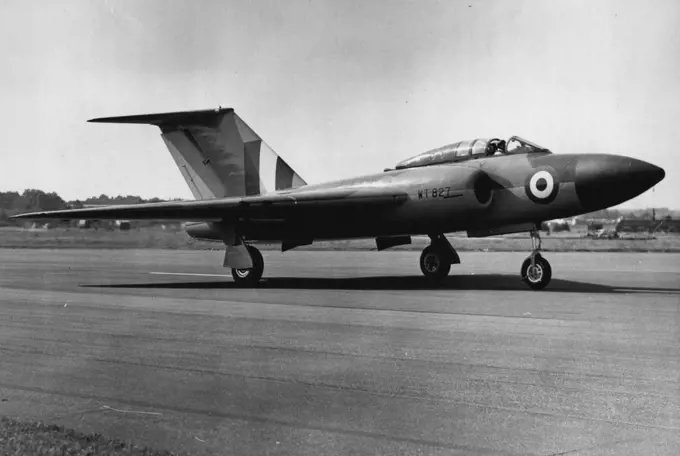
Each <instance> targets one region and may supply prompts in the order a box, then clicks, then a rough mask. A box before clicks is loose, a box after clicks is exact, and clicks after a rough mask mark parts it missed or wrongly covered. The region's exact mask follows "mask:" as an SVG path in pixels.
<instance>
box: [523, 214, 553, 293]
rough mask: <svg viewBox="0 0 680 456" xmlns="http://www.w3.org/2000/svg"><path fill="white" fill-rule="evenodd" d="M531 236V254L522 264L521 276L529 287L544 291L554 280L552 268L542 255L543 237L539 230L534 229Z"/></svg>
mask: <svg viewBox="0 0 680 456" xmlns="http://www.w3.org/2000/svg"><path fill="white" fill-rule="evenodd" d="M529 233H530V235H531V247H532V251H531V254H530V255H529V256H528V257H527V259H526V260H524V262H523V263H522V269H521V271H520V275H521V277H522V281H523V282H524V283H526V284H527V285H529V288H531V289H532V290H542V289H543V288H545V287H546V286H547V285H548V283H550V279H551V278H552V268H551V267H550V263H548V260H546V259H545V258H543V256H542V255H541V235H540V234H539V232H538V229H536V227H534V228H533V229H532V230H531V231H530V232H529Z"/></svg>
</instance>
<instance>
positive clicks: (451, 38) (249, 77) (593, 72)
mask: <svg viewBox="0 0 680 456" xmlns="http://www.w3.org/2000/svg"><path fill="white" fill-rule="evenodd" d="M0 6H1V10H0V11H2V14H1V15H0V55H1V56H2V60H1V61H2V64H1V65H2V71H0V101H1V102H2V106H1V110H0V124H1V125H2V127H1V128H2V135H0V158H1V159H0V190H19V191H22V190H23V189H25V188H40V189H43V190H46V191H56V192H58V193H59V194H60V195H61V196H62V197H64V198H66V199H76V198H84V197H87V196H92V195H99V194H101V193H106V194H110V195H111V194H113V195H116V194H138V195H141V196H143V197H152V196H158V197H161V198H171V197H182V198H190V197H191V193H190V192H189V190H188V188H187V186H186V184H185V183H184V180H183V179H182V177H181V174H180V172H179V171H178V170H177V168H176V167H175V165H174V162H173V160H172V158H171V157H170V154H169V153H168V152H167V149H166V148H165V145H164V144H163V141H162V140H161V138H160V137H159V133H160V132H159V130H158V129H157V128H155V127H151V126H136V125H101V124H87V123H86V120H88V119H90V118H93V117H102V116H113V115H125V114H138V113H147V112H162V111H174V110H187V109H205V108H213V107H217V106H218V105H222V106H230V107H233V108H235V109H236V111H237V112H238V113H239V115H240V116H241V117H242V118H243V119H244V120H245V121H246V122H247V123H248V124H249V125H250V126H251V127H252V128H253V129H254V130H255V131H256V132H258V133H259V134H260V136H262V137H263V139H264V140H265V141H267V142H268V143H269V145H270V146H271V147H272V148H273V149H274V150H276V151H277V152H278V153H279V154H280V155H281V156H283V157H284V158H285V159H286V161H288V163H289V164H290V165H291V166H292V167H293V168H294V169H295V170H296V171H297V172H298V173H299V174H300V175H302V176H303V177H304V178H305V179H306V180H307V181H308V182H309V183H317V182H322V181H325V180H331V179H337V178H343V177H348V176H353V175H360V174H368V173H371V172H379V171H381V170H382V169H383V168H385V167H387V166H393V165H394V164H395V163H396V162H398V161H400V160H402V159H404V158H406V157H409V156H411V155H415V154H417V153H420V152H422V151H424V150H426V149H430V148H434V147H437V146H440V145H443V144H448V143H452V142H455V141H459V140H463V139H472V138H476V137H501V138H507V137H509V136H511V135H519V136H523V137H525V138H527V139H530V140H532V141H534V142H537V143H539V144H541V145H543V146H545V147H548V148H550V149H551V150H552V151H553V152H555V153H568V152H578V153H586V152H605V153H616V154H623V155H629V156H633V157H637V158H641V159H644V160H647V161H650V162H652V163H654V164H657V165H659V166H662V167H663V168H665V170H666V175H667V177H666V179H665V180H664V181H663V182H662V183H661V184H659V185H658V186H657V187H656V188H655V189H654V191H653V192H652V191H649V192H648V193H647V194H645V195H643V196H641V197H639V198H637V199H635V200H633V201H632V202H631V203H628V204H626V205H624V206H625V207H641V206H650V205H654V206H670V207H674V208H678V207H680V201H679V199H678V196H677V195H678V194H680V184H679V176H680V159H679V158H678V157H679V156H680V128H678V127H679V126H680V31H679V30H678V29H679V27H678V25H679V23H680V2H678V1H677V0H668V1H622V0H616V1H592V0H590V1H582V2H581V1H560V2H552V1H544V0H541V1H525V2H523V1H472V0H468V1H464V2H460V1H439V2H437V1H423V0H418V1H415V0H414V1H381V0H371V1H360V0H337V1H318V0H302V1H297V0H295V1H294V0H285V1H281V0H267V1H265V0H254V1H224V0H219V1H217V0H215V1H195V0H191V1H189V0H186V1H168V0H156V1H148V0H147V1H133V0H125V1H113V0H108V1H104V0H60V1H58V2H54V1H47V0H44V1H23V0H0Z"/></svg>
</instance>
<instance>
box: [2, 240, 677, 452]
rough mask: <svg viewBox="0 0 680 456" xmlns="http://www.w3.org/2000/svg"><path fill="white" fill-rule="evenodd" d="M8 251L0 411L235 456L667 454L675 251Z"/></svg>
mask: <svg viewBox="0 0 680 456" xmlns="http://www.w3.org/2000/svg"><path fill="white" fill-rule="evenodd" d="M263 255H264V258H265V262H266V265H265V278H267V281H266V283H264V284H263V286H262V287H260V288H258V289H238V288H235V287H234V285H233V282H232V280H231V277H230V276H229V275H228V270H225V269H223V268H221V266H220V265H221V262H222V253H221V252H219V251H214V252H210V251H208V252H205V251H204V252H195V251H159V250H81V249H78V250H32V249H31V250H9V249H0V415H5V416H10V417H13V418H19V419H30V420H43V421H44V422H46V423H54V424H59V425H64V426H67V427H73V428H76V429H77V430H79V431H82V432H99V433H101V434H104V435H106V436H107V437H112V438H113V437H117V438H122V439H130V440H133V441H135V442H136V443H140V444H144V445H149V446H153V447H155V448H159V449H168V450H171V451H186V452H192V453H196V454H234V455H250V454H252V455H264V454H285V455H314V456H317V455H334V454H353V455H359V454H367V455H368V454H370V455H378V454H382V455H398V454H409V455H411V454H423V455H425V454H427V455H430V454H447V455H448V454H521V455H525V454H526V455H533V454H536V455H557V454H560V455H562V454H569V455H571V454H587V455H605V454H606V455H610V454H611V455H623V454H640V455H655V454H664V455H665V454H667V455H676V454H678V452H677V451H678V448H680V255H678V254H644V253H639V254H628V253H607V254H604V253H592V254H589V253H546V254H545V257H546V258H547V259H548V260H549V261H550V262H551V264H552V266H553V276H554V278H553V281H552V283H551V284H550V285H549V286H548V288H547V289H546V290H544V291H540V292H535V291H531V290H529V289H528V288H527V287H526V286H525V285H524V284H523V283H521V282H520V280H519V268H520V264H521V262H522V260H523V259H524V258H525V257H526V254H524V253H461V259H462V261H463V264H461V265H457V266H454V267H453V268H452V272H451V276H450V277H449V278H448V280H446V281H445V282H444V283H443V284H442V285H441V286H440V287H432V286H429V285H428V284H427V282H425V281H424V279H422V278H421V277H420V275H419V270H418V256H419V253H418V252H390V251H386V252H318V251H316V252H296V251H292V252H286V253H283V254H282V253H280V252H263Z"/></svg>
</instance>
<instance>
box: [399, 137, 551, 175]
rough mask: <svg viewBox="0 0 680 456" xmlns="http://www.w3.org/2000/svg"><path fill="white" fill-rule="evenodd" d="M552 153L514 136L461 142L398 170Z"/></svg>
mask: <svg viewBox="0 0 680 456" xmlns="http://www.w3.org/2000/svg"><path fill="white" fill-rule="evenodd" d="M533 153H549V154H550V153H552V152H550V150H548V149H546V148H544V147H541V146H539V145H537V144H534V143H532V142H531V141H528V140H526V139H523V138H520V137H519V136H512V137H511V138H510V139H508V140H507V141H503V140H501V139H498V138H493V139H488V138H487V139H484V138H479V139H474V140H470V141H459V142H457V143H454V144H449V145H447V146H444V147H439V148H437V149H432V150H428V151H427V152H423V153H422V154H419V155H416V156H414V157H411V158H407V159H406V160H403V161H401V162H399V163H397V166H396V169H404V168H415V167H419V166H429V165H438V164H441V163H451V162H459V161H464V160H472V159H475V158H480V157H492V156H494V155H496V154H498V155H510V154H533Z"/></svg>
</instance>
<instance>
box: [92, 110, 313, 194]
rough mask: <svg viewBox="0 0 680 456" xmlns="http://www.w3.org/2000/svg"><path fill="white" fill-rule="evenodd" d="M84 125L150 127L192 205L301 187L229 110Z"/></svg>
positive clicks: (109, 119) (144, 116)
mask: <svg viewBox="0 0 680 456" xmlns="http://www.w3.org/2000/svg"><path fill="white" fill-rule="evenodd" d="M89 122H101V123H133V124H150V125H156V126H157V127H159V128H160V129H161V132H162V134H161V137H162V138H163V141H165V145H166V146H167V148H168V150H169V151H170V154H171V155H172V158H173V159H174V160H175V163H177V166H178V167H179V169H180V171H181V173H182V176H184V180H186V182H187V184H188V185H189V188H190V189H191V192H192V193H193V195H194V198H196V199H212V198H220V197H224V196H250V195H259V194H264V193H269V192H273V191H277V190H285V189H289V188H297V187H301V186H303V185H307V184H306V182H305V181H304V180H303V179H302V178H301V177H300V176H299V175H298V174H297V173H296V172H295V171H293V169H292V168H291V167H290V166H288V164H287V163H286V162H285V161H284V160H283V159H282V158H281V157H279V156H278V155H277V154H276V153H275V152H274V151H273V150H272V148H271V147H269V145H267V143H265V142H264V141H263V140H262V138H260V137H259V136H258V135H257V133H255V132H254V131H253V129H252V128H250V127H249V126H248V125H247V124H246V123H245V122H244V121H243V120H242V119H241V118H240V117H239V116H238V115H236V113H235V112H234V110H233V109H231V108H219V109H214V110H203V111H185V112H171V113H160V114H142V115H135V116H123V117H106V118H99V119H92V120H90V121H89Z"/></svg>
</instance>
